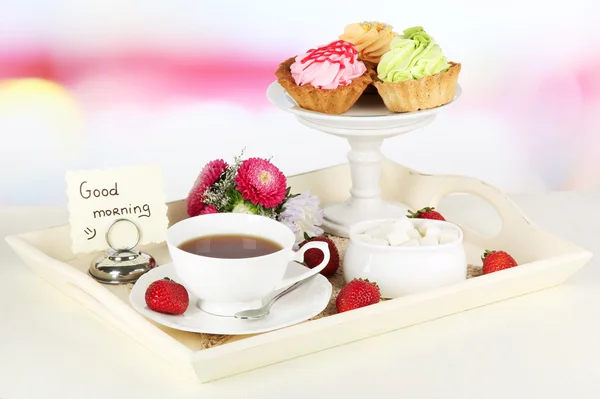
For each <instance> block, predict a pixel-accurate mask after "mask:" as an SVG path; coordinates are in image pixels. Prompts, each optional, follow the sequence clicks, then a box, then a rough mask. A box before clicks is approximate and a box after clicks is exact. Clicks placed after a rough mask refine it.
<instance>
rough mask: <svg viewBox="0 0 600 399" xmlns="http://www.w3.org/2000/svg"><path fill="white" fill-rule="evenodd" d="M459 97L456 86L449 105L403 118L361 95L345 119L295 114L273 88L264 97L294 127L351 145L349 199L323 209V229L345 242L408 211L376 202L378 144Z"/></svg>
mask: <svg viewBox="0 0 600 399" xmlns="http://www.w3.org/2000/svg"><path fill="white" fill-rule="evenodd" d="M460 94H461V88H460V86H458V85H457V87H456V95H455V97H454V100H453V101H452V102H451V103H450V104H446V105H444V106H441V107H438V108H434V109H429V110H423V111H417V112H407V113H393V112H390V111H389V110H388V109H387V108H386V107H385V105H384V104H383V101H382V100H381V98H380V97H379V96H378V95H377V94H365V95H363V96H362V97H361V98H360V99H359V101H358V102H357V103H356V104H355V105H354V106H353V107H352V108H351V109H350V110H348V111H347V112H346V113H344V114H342V115H327V114H323V113H319V112H314V111H308V110H305V109H303V108H300V107H299V106H298V105H297V104H296V102H295V101H294V100H293V99H292V97H290V96H289V95H288V94H287V92H286V91H285V90H284V89H283V87H281V85H279V83H277V82H273V83H272V84H271V85H270V86H269V88H268V89H267V97H268V98H269V101H271V103H273V104H274V105H275V106H277V107H279V108H281V109H282V110H284V111H287V112H291V113H292V114H294V115H295V116H296V118H297V119H298V121H299V122H300V123H302V124H303V125H305V126H308V127H309V128H311V129H315V130H319V131H321V132H324V133H328V134H332V135H334V136H338V137H343V138H345V139H347V140H348V142H349V143H350V148H351V150H350V152H349V153H348V161H349V162H350V175H351V177H352V188H351V189H350V198H348V200H346V201H345V202H344V203H341V204H333V205H329V206H327V207H325V217H324V221H323V229H324V230H325V231H326V232H328V233H331V234H335V235H337V236H340V237H348V230H349V228H350V226H352V225H353V224H355V223H358V222H361V221H363V220H369V219H380V218H390V217H397V216H401V215H406V214H407V210H408V207H407V206H406V205H404V204H400V203H391V202H388V201H384V200H383V199H382V198H381V189H380V187H379V176H380V172H381V161H382V159H383V154H382V153H381V144H382V143H383V140H385V139H387V138H390V137H394V136H398V135H400V134H404V133H408V132H411V131H413V130H418V129H422V128H424V127H425V126H427V125H429V124H430V123H431V122H433V120H434V119H435V117H436V114H437V113H438V112H441V111H442V110H445V109H446V108H447V107H448V106H449V105H451V104H453V103H454V102H455V101H456V100H457V99H458V97H459V96H460Z"/></svg>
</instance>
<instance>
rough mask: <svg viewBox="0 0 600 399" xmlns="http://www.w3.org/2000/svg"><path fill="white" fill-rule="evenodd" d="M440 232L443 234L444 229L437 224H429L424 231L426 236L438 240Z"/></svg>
mask: <svg viewBox="0 0 600 399" xmlns="http://www.w3.org/2000/svg"><path fill="white" fill-rule="evenodd" d="M440 234H442V229H440V228H439V226H435V225H430V226H427V228H426V229H425V232H424V236H425V237H433V238H435V240H436V241H438V240H439V239H440Z"/></svg>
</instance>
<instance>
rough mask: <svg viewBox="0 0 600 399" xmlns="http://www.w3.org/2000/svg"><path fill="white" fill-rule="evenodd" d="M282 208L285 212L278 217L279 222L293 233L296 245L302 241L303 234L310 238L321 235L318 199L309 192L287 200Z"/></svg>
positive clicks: (321, 218) (320, 214)
mask: <svg viewBox="0 0 600 399" xmlns="http://www.w3.org/2000/svg"><path fill="white" fill-rule="evenodd" d="M283 206H284V207H285V210H284V211H283V212H282V213H281V214H280V215H279V221H280V222H281V223H283V224H285V225H286V226H288V227H289V228H290V229H291V230H292V231H293V232H294V234H295V235H296V244H299V243H300V242H302V241H303V240H304V235H305V234H308V235H309V236H311V237H315V236H320V235H321V234H323V229H321V228H320V227H319V226H321V224H323V209H322V208H321V207H320V206H319V198H318V197H316V196H311V195H310V191H306V192H304V193H302V194H300V195H297V196H295V197H292V198H289V199H287V200H286V201H285V203H284V204H283Z"/></svg>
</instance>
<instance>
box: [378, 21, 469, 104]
mask: <svg viewBox="0 0 600 399" xmlns="http://www.w3.org/2000/svg"><path fill="white" fill-rule="evenodd" d="M403 33H404V34H403V35H399V36H396V37H395V38H394V39H393V40H392V42H391V43H390V50H389V51H388V52H386V53H385V54H383V56H382V57H381V60H380V61H379V64H378V65H377V78H376V79H375V81H374V82H373V85H374V86H375V87H376V88H377V91H378V92H379V95H380V96H381V98H382V99H383V102H384V103H385V105H386V107H387V108H388V109H389V110H390V111H392V112H411V111H418V110H422V109H430V108H435V107H439V106H441V105H444V104H447V103H449V102H451V101H452V100H453V99H454V95H455V93H456V83H457V81H458V74H459V73H460V69H461V65H460V64H459V63H454V62H449V61H448V60H447V59H446V57H445V56H444V53H443V52H442V49H441V48H440V46H439V45H438V44H437V43H436V42H435V40H434V39H433V38H432V37H431V36H430V35H428V34H427V33H426V32H425V31H424V30H423V28H422V27H420V26H416V27H413V28H409V29H406V30H405V31H404V32H403Z"/></svg>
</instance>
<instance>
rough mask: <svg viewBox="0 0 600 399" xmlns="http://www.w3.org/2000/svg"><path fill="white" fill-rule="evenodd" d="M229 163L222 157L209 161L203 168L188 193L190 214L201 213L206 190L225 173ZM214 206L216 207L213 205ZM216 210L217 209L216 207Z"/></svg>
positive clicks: (188, 210) (187, 201)
mask: <svg viewBox="0 0 600 399" xmlns="http://www.w3.org/2000/svg"><path fill="white" fill-rule="evenodd" d="M228 167H229V165H227V162H225V161H223V160H222V159H215V160H214V161H210V162H209V163H207V164H206V166H204V168H202V171H201V172H200V174H199V175H198V178H196V181H195V182H194V186H193V187H192V189H191V190H190V193H189V194H188V197H187V200H186V203H187V212H188V215H189V216H196V215H201V214H202V213H201V212H202V210H203V208H204V207H205V205H204V192H205V191H206V190H207V189H208V188H209V187H210V186H212V185H213V184H215V182H216V181H217V180H219V177H221V175H222V174H223V172H224V171H225V169H227V168H228ZM212 208H214V207H212ZM215 212H216V209H215ZM206 213H214V212H206Z"/></svg>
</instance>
